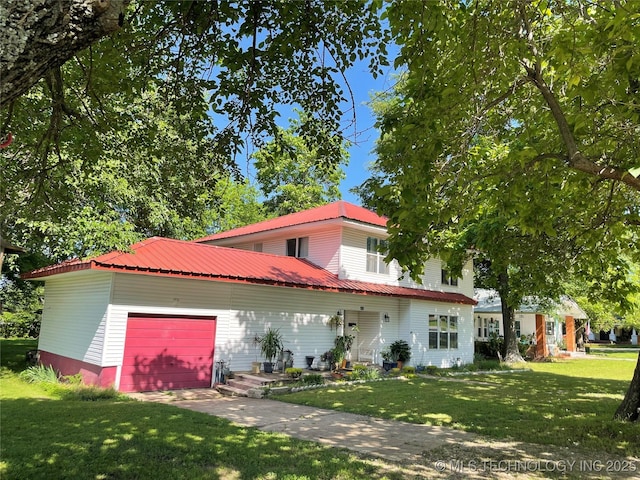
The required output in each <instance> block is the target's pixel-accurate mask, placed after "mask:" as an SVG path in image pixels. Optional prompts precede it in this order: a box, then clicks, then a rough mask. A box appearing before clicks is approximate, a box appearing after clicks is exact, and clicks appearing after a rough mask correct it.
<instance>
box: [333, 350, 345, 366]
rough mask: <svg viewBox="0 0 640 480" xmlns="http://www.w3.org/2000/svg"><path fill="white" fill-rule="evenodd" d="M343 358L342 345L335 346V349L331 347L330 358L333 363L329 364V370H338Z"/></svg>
mask: <svg viewBox="0 0 640 480" xmlns="http://www.w3.org/2000/svg"><path fill="white" fill-rule="evenodd" d="M344 356H345V351H344V348H343V347H342V345H336V346H335V347H333V349H332V350H331V357H332V358H333V361H332V362H331V363H330V365H331V370H338V369H339V368H341V367H342V362H343V360H344Z"/></svg>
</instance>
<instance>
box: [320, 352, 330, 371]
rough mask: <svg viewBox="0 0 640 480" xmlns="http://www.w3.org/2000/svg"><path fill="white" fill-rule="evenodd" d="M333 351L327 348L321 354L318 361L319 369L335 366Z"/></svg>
mask: <svg viewBox="0 0 640 480" xmlns="http://www.w3.org/2000/svg"><path fill="white" fill-rule="evenodd" d="M331 365H333V351H332V350H327V351H326V352H324V353H323V354H322V355H320V361H319V362H318V370H320V371H324V370H326V369H327V368H329V369H330V370H331V369H332V368H333V367H332V366H331Z"/></svg>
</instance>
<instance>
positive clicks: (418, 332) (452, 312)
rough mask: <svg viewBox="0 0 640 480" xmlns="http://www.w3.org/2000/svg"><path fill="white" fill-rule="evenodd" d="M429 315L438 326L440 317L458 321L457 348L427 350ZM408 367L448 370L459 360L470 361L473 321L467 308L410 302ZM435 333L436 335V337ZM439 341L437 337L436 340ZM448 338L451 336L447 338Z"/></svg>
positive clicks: (471, 359) (470, 308)
mask: <svg viewBox="0 0 640 480" xmlns="http://www.w3.org/2000/svg"><path fill="white" fill-rule="evenodd" d="M429 315H434V316H435V318H436V320H437V322H438V323H439V320H440V317H441V316H444V317H447V318H451V317H456V318H457V331H456V332H455V334H456V335H455V336H456V337H457V348H447V349H434V348H429V340H430V333H431V332H432V331H431V330H430V328H429ZM410 318H411V332H410V335H409V338H410V339H411V341H410V342H409V344H410V345H411V364H412V365H418V364H422V365H435V366H437V367H443V368H448V367H452V366H453V365H455V364H456V363H457V361H458V359H460V361H461V362H462V363H472V362H473V349H474V345H473V338H474V326H475V325H474V321H473V311H472V307H471V306H470V305H452V304H446V303H439V302H424V301H415V300H411V312H410ZM439 333H440V332H439V331H438V335H439ZM431 338H432V339H433V337H432V336H431ZM436 338H438V340H439V337H436ZM449 338H450V336H449Z"/></svg>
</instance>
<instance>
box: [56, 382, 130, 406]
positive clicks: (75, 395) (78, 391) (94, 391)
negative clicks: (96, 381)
mask: <svg viewBox="0 0 640 480" xmlns="http://www.w3.org/2000/svg"><path fill="white" fill-rule="evenodd" d="M59 395H60V398H61V399H64V400H78V401H82V402H96V401H100V400H115V399H124V398H126V397H125V396H124V395H123V394H121V393H120V392H118V391H117V390H115V389H114V388H102V387H98V386H96V385H84V384H72V385H70V386H68V387H66V388H64V389H62V390H61V391H60V392H59Z"/></svg>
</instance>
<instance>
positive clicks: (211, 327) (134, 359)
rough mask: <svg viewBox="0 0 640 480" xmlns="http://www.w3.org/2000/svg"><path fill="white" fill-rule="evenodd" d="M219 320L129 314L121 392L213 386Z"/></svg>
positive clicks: (212, 318)
mask: <svg viewBox="0 0 640 480" xmlns="http://www.w3.org/2000/svg"><path fill="white" fill-rule="evenodd" d="M215 330H216V319H215V317H192V316H190V317H180V316H161V315H143V314H129V317H128V319H127V333H126V337H125V346H124V355H123V359H122V371H121V376H120V391H123V392H136V391H150V390H175V389H181V388H208V387H210V386H211V379H212V372H213V355H214V345H215Z"/></svg>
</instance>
